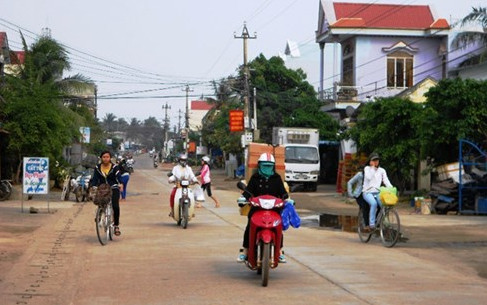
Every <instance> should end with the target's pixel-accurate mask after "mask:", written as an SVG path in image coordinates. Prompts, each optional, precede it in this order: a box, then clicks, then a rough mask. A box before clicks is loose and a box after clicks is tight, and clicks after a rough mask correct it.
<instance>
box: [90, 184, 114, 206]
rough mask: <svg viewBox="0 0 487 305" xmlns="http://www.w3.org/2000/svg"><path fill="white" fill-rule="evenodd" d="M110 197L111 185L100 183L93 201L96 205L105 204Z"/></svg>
mask: <svg viewBox="0 0 487 305" xmlns="http://www.w3.org/2000/svg"><path fill="white" fill-rule="evenodd" d="M111 199H112V187H111V186H110V185H109V184H108V183H102V184H100V185H99V186H98V188H97V190H96V194H95V198H93V203H94V204H96V205H105V204H108V203H109V202H110V200H111Z"/></svg>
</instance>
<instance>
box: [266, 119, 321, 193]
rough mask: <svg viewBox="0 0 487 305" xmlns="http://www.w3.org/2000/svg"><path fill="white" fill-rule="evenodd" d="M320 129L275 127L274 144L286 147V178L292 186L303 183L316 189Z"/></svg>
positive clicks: (308, 188)
mask: <svg viewBox="0 0 487 305" xmlns="http://www.w3.org/2000/svg"><path fill="white" fill-rule="evenodd" d="M319 138H320V134H319V131H318V129H314V128H300V127H274V128H273V129H272V144H273V145H281V146H284V148H285V156H284V158H285V159H284V166H285V169H286V173H285V180H286V182H287V183H288V184H289V185H290V186H291V185H293V184H303V185H304V186H305V189H307V190H310V191H316V187H317V184H318V176H319V174H320V153H319V140H320V139H319Z"/></svg>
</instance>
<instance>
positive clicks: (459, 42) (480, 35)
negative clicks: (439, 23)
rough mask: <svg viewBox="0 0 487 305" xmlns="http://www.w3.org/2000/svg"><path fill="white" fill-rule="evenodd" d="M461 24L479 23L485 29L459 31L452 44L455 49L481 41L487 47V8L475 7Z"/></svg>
mask: <svg viewBox="0 0 487 305" xmlns="http://www.w3.org/2000/svg"><path fill="white" fill-rule="evenodd" d="M459 24H460V26H465V25H469V24H477V25H480V26H481V27H482V29H483V31H482V32H480V31H465V32H462V33H459V34H458V35H457V36H456V37H455V38H454V39H453V41H452V44H451V45H452V47H453V48H454V49H458V48H465V47H467V46H469V45H471V44H472V43H475V42H479V43H480V45H481V46H484V47H487V8H485V7H478V8H475V7H473V8H472V12H470V13H469V14H468V15H467V16H465V17H464V18H463V19H462V20H461V21H460V22H459Z"/></svg>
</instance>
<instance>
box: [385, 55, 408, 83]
mask: <svg viewBox="0 0 487 305" xmlns="http://www.w3.org/2000/svg"><path fill="white" fill-rule="evenodd" d="M412 86H413V56H412V55H410V54H408V53H405V52H394V53H391V54H389V55H388V56H387V87H389V88H409V87H412Z"/></svg>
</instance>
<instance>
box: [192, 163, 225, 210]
mask: <svg viewBox="0 0 487 305" xmlns="http://www.w3.org/2000/svg"><path fill="white" fill-rule="evenodd" d="M197 177H201V188H202V189H203V192H204V191H205V190H206V193H207V194H208V197H210V198H211V199H212V200H213V201H214V202H215V208H219V207H220V202H218V199H217V198H216V197H215V196H214V195H213V193H212V192H211V177H210V158H209V157H208V156H204V157H203V158H201V170H200V174H199V175H198V176H197ZM196 207H197V208H201V203H199V202H198V204H197V205H196Z"/></svg>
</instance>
